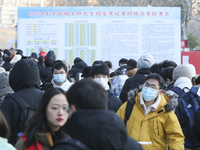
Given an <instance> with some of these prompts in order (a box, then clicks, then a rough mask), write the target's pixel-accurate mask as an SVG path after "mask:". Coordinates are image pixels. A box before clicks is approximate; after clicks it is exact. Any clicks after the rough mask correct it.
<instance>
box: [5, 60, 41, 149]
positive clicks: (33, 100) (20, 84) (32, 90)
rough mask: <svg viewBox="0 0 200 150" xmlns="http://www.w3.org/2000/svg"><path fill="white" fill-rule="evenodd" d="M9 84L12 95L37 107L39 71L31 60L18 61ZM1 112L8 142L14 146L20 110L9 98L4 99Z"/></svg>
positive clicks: (18, 130)
mask: <svg viewBox="0 0 200 150" xmlns="http://www.w3.org/2000/svg"><path fill="white" fill-rule="evenodd" d="M9 84H10V86H11V88H12V89H13V90H14V92H15V93H13V94H14V95H17V96H19V97H21V98H22V99H23V100H24V101H26V103H27V104H28V105H29V106H30V107H35V106H37V105H38V103H39V100H40V98H41V96H42V94H43V91H41V90H40V89H39V85H40V78H39V71H38V67H37V64H36V63H35V62H34V61H33V60H29V59H22V60H20V61H18V62H17V63H16V64H15V66H14V67H13V69H12V70H11V72H10V75H9ZM1 110H2V112H3V114H4V116H5V118H6V120H7V122H8V125H9V128H10V131H11V136H10V141H9V142H10V143H11V144H13V145H14V144H15V143H16V141H17V134H18V133H19V132H22V131H20V126H19V122H20V116H21V114H22V110H21V109H20V107H19V106H18V104H17V102H16V101H15V100H14V99H12V98H11V97H10V96H7V97H5V99H4V101H3V103H2V105H1Z"/></svg>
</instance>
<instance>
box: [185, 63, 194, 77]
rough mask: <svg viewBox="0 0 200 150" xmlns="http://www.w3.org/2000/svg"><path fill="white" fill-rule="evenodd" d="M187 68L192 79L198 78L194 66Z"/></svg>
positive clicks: (189, 65) (187, 65) (190, 65)
mask: <svg viewBox="0 0 200 150" xmlns="http://www.w3.org/2000/svg"><path fill="white" fill-rule="evenodd" d="M185 66H186V67H187V68H188V69H189V70H190V73H191V75H192V77H196V69H195V67H194V66H193V65H192V64H186V65H185Z"/></svg>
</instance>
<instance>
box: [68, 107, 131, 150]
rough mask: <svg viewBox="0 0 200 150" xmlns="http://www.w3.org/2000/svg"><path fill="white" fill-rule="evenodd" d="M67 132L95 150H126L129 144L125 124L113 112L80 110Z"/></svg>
mask: <svg viewBox="0 0 200 150" xmlns="http://www.w3.org/2000/svg"><path fill="white" fill-rule="evenodd" d="M65 131H66V133H68V134H69V135H70V136H71V137H72V138H75V139H77V140H79V141H81V142H83V143H84V144H86V145H87V146H88V147H90V148H91V149H93V150H102V149H104V150H116V149H124V147H125V146H126V144H127V142H128V136H127V132H126V128H125V126H124V124H123V122H122V121H121V119H120V118H119V117H118V116H117V115H116V114H115V113H114V112H111V111H105V110H78V111H76V112H75V113H74V114H73V115H72V116H71V118H70V119H69V120H68V121H67V123H66V126H65Z"/></svg>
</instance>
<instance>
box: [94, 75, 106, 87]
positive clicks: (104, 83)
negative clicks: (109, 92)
mask: <svg viewBox="0 0 200 150" xmlns="http://www.w3.org/2000/svg"><path fill="white" fill-rule="evenodd" d="M94 81H95V82H96V83H99V84H100V85H101V86H102V87H103V88H104V89H105V87H106V85H107V84H108V79H106V78H94Z"/></svg>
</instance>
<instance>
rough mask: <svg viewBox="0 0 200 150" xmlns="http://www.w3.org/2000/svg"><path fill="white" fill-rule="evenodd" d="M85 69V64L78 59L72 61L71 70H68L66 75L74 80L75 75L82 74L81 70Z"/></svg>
mask: <svg viewBox="0 0 200 150" xmlns="http://www.w3.org/2000/svg"><path fill="white" fill-rule="evenodd" d="M85 67H87V64H86V63H85V62H84V61H83V60H82V59H81V58H79V57H77V58H75V59H74V65H73V66H72V69H71V70H69V72H68V74H69V76H70V78H74V79H76V74H77V73H78V72H79V73H83V69H84V68H85Z"/></svg>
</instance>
